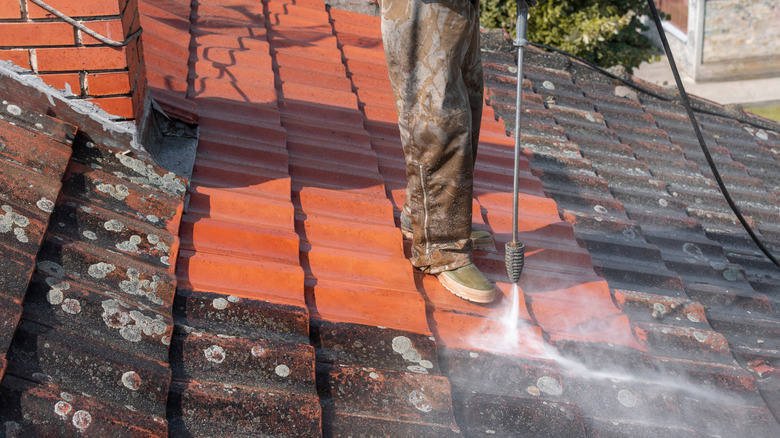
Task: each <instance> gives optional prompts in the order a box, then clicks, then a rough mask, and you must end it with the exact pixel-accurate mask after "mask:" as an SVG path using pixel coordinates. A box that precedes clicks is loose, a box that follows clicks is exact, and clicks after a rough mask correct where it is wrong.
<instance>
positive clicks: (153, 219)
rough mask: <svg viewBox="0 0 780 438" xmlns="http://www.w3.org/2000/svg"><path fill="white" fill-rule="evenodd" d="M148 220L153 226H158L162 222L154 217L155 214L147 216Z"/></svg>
mask: <svg viewBox="0 0 780 438" xmlns="http://www.w3.org/2000/svg"><path fill="white" fill-rule="evenodd" d="M146 220H148V221H149V222H151V223H153V224H156V223H157V222H160V219H159V218H158V217H157V216H155V215H153V214H147V215H146Z"/></svg>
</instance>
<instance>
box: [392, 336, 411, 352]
mask: <svg viewBox="0 0 780 438" xmlns="http://www.w3.org/2000/svg"><path fill="white" fill-rule="evenodd" d="M411 348H412V341H411V340H410V339H409V338H407V337H406V336H396V337H395V338H393V351H395V352H396V353H398V354H401V355H403V354H405V353H406V352H408V351H409V350H410V349H411Z"/></svg>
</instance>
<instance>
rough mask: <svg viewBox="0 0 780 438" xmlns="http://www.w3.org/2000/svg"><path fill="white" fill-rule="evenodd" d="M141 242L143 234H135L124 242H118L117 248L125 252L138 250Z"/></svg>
mask: <svg viewBox="0 0 780 438" xmlns="http://www.w3.org/2000/svg"><path fill="white" fill-rule="evenodd" d="M140 243H141V236H138V235H135V234H133V235H132V236H130V238H129V239H127V240H125V241H124V242H120V243H117V244H116V248H117V249H119V250H121V251H125V252H138V245H139V244H140Z"/></svg>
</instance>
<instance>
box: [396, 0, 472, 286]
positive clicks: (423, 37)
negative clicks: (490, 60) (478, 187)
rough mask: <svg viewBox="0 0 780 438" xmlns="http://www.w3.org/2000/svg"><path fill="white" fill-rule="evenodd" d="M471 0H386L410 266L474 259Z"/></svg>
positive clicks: (447, 266) (429, 268)
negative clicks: (467, 72)
mask: <svg viewBox="0 0 780 438" xmlns="http://www.w3.org/2000/svg"><path fill="white" fill-rule="evenodd" d="M477 23H478V17H477V14H476V9H475V8H474V7H473V6H472V4H471V1H470V0H383V1H382V33H383V39H384V43H385V54H386V57H387V63H388V71H389V74H390V80H391V83H392V84H393V91H394V94H395V98H396V105H397V110H398V114H399V117H398V118H399V127H400V130H401V137H402V143H403V146H404V154H405V156H406V164H407V180H408V189H407V200H406V206H407V207H408V211H409V212H410V213H411V214H410V216H411V222H412V223H411V225H412V232H413V242H412V259H411V261H412V264H414V265H415V266H416V267H418V268H420V269H422V270H424V271H426V272H430V273H439V272H442V271H446V270H452V269H456V268H459V267H461V266H464V265H467V264H469V263H471V241H470V234H471V213H472V212H471V205H472V204H471V203H472V201H471V199H472V187H473V186H472V184H473V182H472V179H473V167H474V161H473V159H474V153H473V151H472V143H473V135H472V133H473V130H472V109H471V102H470V101H471V99H470V98H469V97H470V96H469V92H468V90H467V87H466V83H465V80H464V77H463V65H464V61H466V55H468V54H469V53H470V52H469V50H468V48H469V46H470V45H471V41H472V40H473V38H474V37H473V34H474V32H475V31H476V32H478V31H479V30H478V24H477Z"/></svg>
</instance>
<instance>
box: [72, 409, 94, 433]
mask: <svg viewBox="0 0 780 438" xmlns="http://www.w3.org/2000/svg"><path fill="white" fill-rule="evenodd" d="M90 424H92V415H90V413H89V412H87V411H76V413H75V414H73V425H74V426H76V429H78V430H82V431H83V430H87V428H89V426H90Z"/></svg>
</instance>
